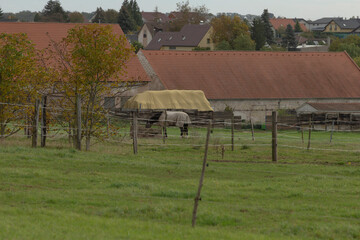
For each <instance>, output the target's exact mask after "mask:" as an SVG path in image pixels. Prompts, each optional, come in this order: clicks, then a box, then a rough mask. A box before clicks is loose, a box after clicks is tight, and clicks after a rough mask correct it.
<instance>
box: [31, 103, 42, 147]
mask: <svg viewBox="0 0 360 240" xmlns="http://www.w3.org/2000/svg"><path fill="white" fill-rule="evenodd" d="M39 109H40V100H39V99H36V100H35V110H34V121H33V126H32V147H33V148H36V147H37V134H38V127H39V113H40V111H39Z"/></svg>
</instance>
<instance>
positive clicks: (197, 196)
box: [192, 120, 212, 227]
mask: <svg viewBox="0 0 360 240" xmlns="http://www.w3.org/2000/svg"><path fill="white" fill-rule="evenodd" d="M211 125H212V121H211V120H210V121H209V125H208V128H207V135H206V143H205V154H204V161H203V165H202V170H201V176H200V181H199V187H198V191H197V194H196V197H195V199H194V210H193V216H192V227H195V225H196V216H197V208H198V206H199V200H201V197H200V196H201V188H202V186H203V181H204V175H205V168H206V161H207V155H208V149H209V141H210V131H211Z"/></svg>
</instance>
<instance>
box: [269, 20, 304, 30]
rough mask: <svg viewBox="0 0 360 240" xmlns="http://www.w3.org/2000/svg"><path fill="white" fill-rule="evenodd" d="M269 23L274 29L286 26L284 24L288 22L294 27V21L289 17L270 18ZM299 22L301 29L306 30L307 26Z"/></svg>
mask: <svg viewBox="0 0 360 240" xmlns="http://www.w3.org/2000/svg"><path fill="white" fill-rule="evenodd" d="M270 23H271V25H272V26H273V27H274V28H275V29H276V30H278V29H279V28H280V27H284V28H286V26H287V25H289V24H290V25H291V26H292V27H293V28H295V24H296V21H294V19H289V18H271V19H270ZM299 24H300V27H301V30H303V31H304V32H305V31H307V28H306V26H305V25H304V24H303V23H300V22H299Z"/></svg>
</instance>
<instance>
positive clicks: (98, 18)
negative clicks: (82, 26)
mask: <svg viewBox="0 0 360 240" xmlns="http://www.w3.org/2000/svg"><path fill="white" fill-rule="evenodd" d="M92 22H93V23H105V22H106V21H105V12H104V10H103V9H102V8H101V7H99V8H96V11H95V17H94V18H93V19H92Z"/></svg>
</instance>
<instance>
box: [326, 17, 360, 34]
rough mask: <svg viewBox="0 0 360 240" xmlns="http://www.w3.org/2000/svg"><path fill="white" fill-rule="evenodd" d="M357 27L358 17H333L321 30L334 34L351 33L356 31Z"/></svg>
mask: <svg viewBox="0 0 360 240" xmlns="http://www.w3.org/2000/svg"><path fill="white" fill-rule="evenodd" d="M359 27H360V19H348V20H344V19H334V20H331V21H330V22H329V23H328V24H327V25H326V26H325V28H324V31H323V32H325V33H334V34H351V33H354V32H356V31H357V30H358V29H359Z"/></svg>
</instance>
